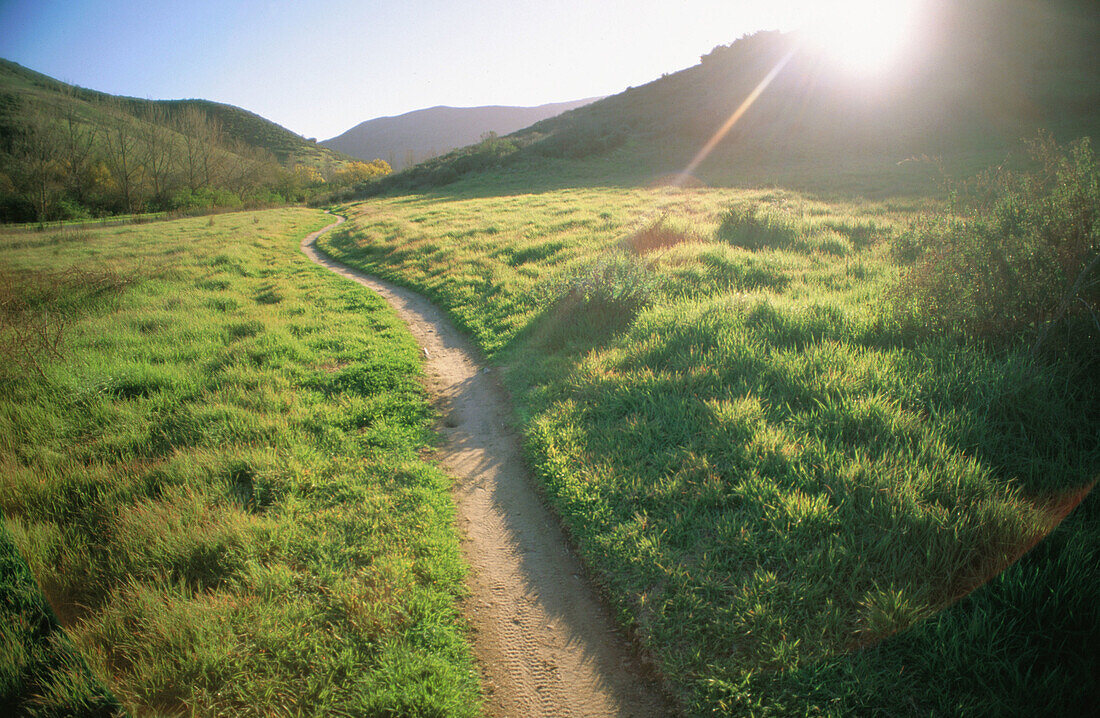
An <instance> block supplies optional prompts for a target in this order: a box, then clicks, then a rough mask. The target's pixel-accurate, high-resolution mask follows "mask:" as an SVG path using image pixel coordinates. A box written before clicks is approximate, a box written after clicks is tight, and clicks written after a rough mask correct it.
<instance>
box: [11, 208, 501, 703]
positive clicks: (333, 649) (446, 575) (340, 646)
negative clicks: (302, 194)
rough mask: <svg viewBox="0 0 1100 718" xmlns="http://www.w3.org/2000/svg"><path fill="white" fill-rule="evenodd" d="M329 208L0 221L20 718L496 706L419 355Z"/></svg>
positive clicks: (14, 665) (14, 676)
mask: <svg viewBox="0 0 1100 718" xmlns="http://www.w3.org/2000/svg"><path fill="white" fill-rule="evenodd" d="M331 219H332V218H331V217H329V216H327V215H324V214H322V213H320V212H318V211H315V210H307V209H284V210H273V211H264V212H255V213H236V214H226V215H220V216H217V217H212V218H201V219H189V220H180V221H172V222H163V223H157V224H153V225H143V226H133V227H116V228H102V229H94V230H79V229H66V230H64V231H58V232H54V233H50V232H37V233H36V232H18V233H9V234H6V235H3V236H0V320H2V322H3V324H2V325H0V330H2V335H0V336H2V339H3V346H2V347H0V350H2V351H3V354H4V357H3V362H2V363H0V385H2V386H3V391H2V392H0V397H2V398H0V512H2V515H3V526H2V530H0V563H2V564H3V566H4V571H3V574H2V576H0V614H2V620H0V671H2V673H0V707H2V708H3V710H2V711H0V712H5V713H6V714H11V715H56V716H60V715H78V714H80V715H112V714H116V713H121V712H128V713H131V714H133V715H192V714H194V715H211V714H218V715H240V716H246V715H256V716H271V715H422V716H428V715H448V716H451V715H456V716H467V715H476V714H477V713H478V712H479V705H480V686H479V682H478V678H477V674H476V671H475V669H474V666H473V663H472V658H471V655H470V651H469V648H468V644H467V642H466V635H465V626H464V623H463V621H462V619H461V617H460V615H459V613H458V611H457V607H456V601H457V599H458V598H459V597H460V596H461V595H462V594H463V592H464V586H463V577H464V570H465V569H464V565H463V564H462V561H461V559H460V556H459V552H458V544H457V538H456V533H455V530H454V527H453V506H452V504H451V500H450V497H449V492H448V490H449V485H450V484H449V480H448V478H447V477H446V476H444V475H443V474H442V473H441V472H440V471H439V470H438V469H437V468H436V467H435V466H434V465H432V464H431V463H428V462H427V461H426V460H425V459H424V456H425V454H424V452H425V450H427V449H429V448H430V447H431V445H432V442H433V436H432V434H431V433H430V428H429V426H430V421H431V419H432V410H431V408H430V406H429V405H428V403H427V401H426V397H425V395H424V392H423V390H422V388H421V385H420V383H419V380H420V371H421V369H420V363H419V358H418V351H417V347H416V345H415V343H414V341H413V339H412V338H411V336H410V335H409V334H408V333H407V332H406V330H405V329H404V327H403V326H402V325H401V324H400V322H399V321H398V320H397V319H396V317H395V316H394V315H393V314H392V312H390V311H389V310H388V308H387V307H386V306H385V305H384V303H383V302H382V301H381V300H380V299H378V298H377V297H376V296H374V295H373V294H371V293H369V292H367V291H365V290H363V289H362V288H360V287H358V286H357V285H354V284H351V283H349V282H346V281H344V280H342V279H339V278H337V277H335V276H334V275H331V274H330V273H328V272H327V271H326V270H323V269H321V268H319V267H316V266H314V265H313V264H311V263H310V262H309V261H308V260H307V259H306V258H305V257H304V256H303V255H302V254H301V253H300V251H299V249H298V243H299V241H300V240H301V238H302V237H304V236H305V235H306V234H307V233H308V232H311V231H314V230H316V229H319V228H321V227H322V226H324V225H326V224H328V223H329V222H330V221H331Z"/></svg>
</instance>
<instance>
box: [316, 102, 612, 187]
mask: <svg viewBox="0 0 1100 718" xmlns="http://www.w3.org/2000/svg"><path fill="white" fill-rule="evenodd" d="M598 99H599V98H594V97H590V98H588V99H584V100H575V101H572V102H556V103H552V104H547V105H539V106H538V107H506V106H501V105H491V106H486V107H443V106H440V107H431V108H428V109H425V110H416V111H415V112H406V113H405V114H403V115H397V116H395V117H379V118H376V119H373V120H367V121H366V122H362V123H360V124H358V125H356V126H355V127H353V128H351V129H350V130H348V131H347V132H345V133H343V134H341V135H339V136H337V137H333V138H332V139H329V140H324V141H323V142H320V143H319V144H320V145H321V146H323V147H327V148H329V149H333V150H336V151H338V152H343V153H345V154H349V155H351V156H353V157H359V158H362V159H365V160H372V159H375V158H379V157H380V158H382V159H384V160H386V161H388V162H389V163H390V165H392V166H393V168H394V169H402V168H404V167H407V166H410V165H412V164H416V162H417V161H419V160H424V159H427V158H430V157H434V156H436V155H438V154H441V153H444V152H449V151H451V150H453V149H455V148H457V147H463V146H465V145H468V144H471V143H473V142H477V141H478V139H480V138H481V136H482V135H484V134H485V133H487V132H496V133H497V134H501V135H506V134H509V133H511V132H515V131H516V130H520V129H523V128H524V127H527V126H529V125H532V124H534V123H536V122H539V121H540V120H545V119H548V118H550V117H554V116H557V115H560V114H561V113H563V112H568V111H569V110H573V109H576V108H578V107H583V106H584V105H587V104H590V103H592V102H595V101H596V100H598ZM410 159H412V160H413V161H412V162H410V161H409V160H410Z"/></svg>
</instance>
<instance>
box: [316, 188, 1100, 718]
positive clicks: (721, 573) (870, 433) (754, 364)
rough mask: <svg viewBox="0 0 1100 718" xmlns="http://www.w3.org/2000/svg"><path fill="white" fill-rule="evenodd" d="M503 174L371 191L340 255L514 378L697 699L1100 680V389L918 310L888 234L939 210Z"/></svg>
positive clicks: (562, 497)
mask: <svg viewBox="0 0 1100 718" xmlns="http://www.w3.org/2000/svg"><path fill="white" fill-rule="evenodd" d="M487 183H488V184H491V180H488V179H486V178H484V177H482V178H479V179H478V180H476V182H474V183H468V184H463V183H459V184H456V185H454V186H453V187H452V188H450V190H449V191H448V192H442V193H436V194H427V195H407V196H399V197H390V198H378V199H373V200H370V201H367V202H364V203H359V204H353V205H350V206H349V207H347V208H346V211H347V213H348V214H349V216H350V220H351V221H350V222H349V223H348V224H346V225H345V226H344V227H343V228H341V229H340V230H339V231H338V232H336V233H333V234H331V235H329V236H327V237H326V238H324V239H323V240H322V247H323V248H324V250H325V251H327V252H328V253H330V254H331V255H333V256H335V257H336V258H338V259H340V260H341V261H343V262H346V263H348V264H351V265H353V266H357V267H361V268H363V269H365V270H367V271H369V272H372V273H375V274H378V275H381V276H383V277H386V278H389V279H391V280H394V281H396V282H399V283H402V284H405V285H408V286H410V287H413V288H415V289H417V290H419V291H422V292H423V293H425V294H426V295H428V296H430V297H431V298H433V299H434V300H435V301H436V302H437V303H439V304H440V305H442V306H443V307H445V308H446V309H447V310H448V311H449V312H450V313H451V315H452V316H453V317H454V319H455V320H456V321H457V322H458V323H459V324H460V325H461V326H463V327H464V328H465V329H466V330H468V331H469V332H470V334H471V335H472V336H473V337H474V338H475V339H476V340H477V341H478V342H479V343H480V345H481V346H482V347H483V348H484V350H485V351H486V353H487V354H488V355H489V357H490V358H491V359H492V360H493V361H495V362H497V363H499V364H500V365H502V366H503V367H504V368H505V369H506V370H507V377H508V381H509V383H510V385H511V387H512V389H513V392H514V395H515V397H516V399H517V403H518V410H519V422H520V423H521V425H522V429H523V431H524V432H525V435H526V437H527V449H528V455H529V459H530V462H531V464H532V465H533V467H534V468H535V470H536V473H537V475H538V477H539V479H540V481H541V483H542V485H543V486H544V488H545V491H546V494H547V496H548V499H549V501H550V502H551V503H552V504H553V506H554V507H555V508H556V509H557V511H558V512H559V513H560V515H561V517H562V519H563V521H564V523H565V525H566V526H567V527H568V529H569V530H570V532H571V534H572V536H573V538H574V540H575V542H576V544H577V546H578V547H579V549H580V551H581V553H582V554H583V556H584V557H585V559H586V561H587V562H588V563H589V565H590V566H591V567H592V568H593V570H594V573H595V575H596V576H597V577H598V579H599V580H600V581H601V582H602V583H603V585H604V588H605V589H606V592H607V595H608V596H609V597H610V600H611V602H612V604H613V606H614V607H615V609H616V610H617V612H618V616H619V618H620V620H621V621H622V623H623V624H625V625H627V626H629V627H630V628H631V629H632V630H633V631H634V633H635V634H636V636H637V637H638V639H639V640H640V642H641V643H642V644H643V645H644V646H645V647H646V648H647V649H648V650H649V651H650V652H651V653H652V654H653V655H654V656H655V657H656V659H657V661H658V664H659V666H660V668H661V670H662V671H663V673H664V675H665V676H666V678H667V680H668V682H669V684H670V686H671V687H672V690H673V692H674V693H675V695H677V696H678V697H679V699H680V700H681V701H682V703H683V705H684V706H685V708H686V710H687V712H688V713H689V714H690V715H712V714H713V715H728V714H755V715H803V714H809V715H837V716H843V715H853V714H857V715H862V714H874V713H879V714H884V715H929V714H935V715H943V714H950V715H1010V714H1016V715H1027V714H1051V713H1054V714H1082V713H1085V712H1087V708H1088V706H1091V705H1093V704H1094V703H1095V701H1096V700H1097V698H1098V697H1100V696H1098V689H1097V687H1096V686H1097V683H1096V681H1095V678H1096V676H1097V675H1098V674H1100V659H1098V658H1097V654H1096V651H1095V650H1094V648H1095V645H1096V641H1097V639H1098V638H1100V636H1098V626H1100V613H1098V611H1100V568H1098V567H1100V563H1098V561H1097V558H1098V557H1100V556H1098V549H1100V528H1098V519H1100V516H1098V514H1097V501H1096V499H1095V498H1089V499H1087V500H1086V501H1085V503H1084V504H1083V505H1081V506H1079V507H1077V508H1076V510H1075V511H1074V512H1073V513H1072V514H1071V515H1070V517H1069V518H1068V520H1066V521H1064V522H1063V523H1061V525H1059V522H1060V521H1061V520H1062V519H1063V517H1064V516H1065V515H1066V514H1067V513H1068V512H1070V511H1071V510H1072V509H1074V507H1076V506H1077V503H1078V501H1080V499H1081V498H1082V497H1083V496H1085V494H1086V493H1087V490H1088V488H1089V487H1090V486H1091V483H1092V481H1094V480H1095V478H1096V476H1097V473H1098V471H1100V412H1098V410H1097V402H1096V387H1095V385H1094V384H1090V383H1089V382H1088V381H1087V379H1088V377H1087V376H1084V377H1083V376H1082V375H1081V373H1080V372H1077V373H1075V372H1074V370H1073V369H1072V368H1070V367H1068V366H1061V365H1055V364H1051V363H1047V362H1044V361H1038V360H1032V359H1030V358H1029V356H1028V355H1027V353H1026V351H1025V350H1024V349H1023V348H1011V347H1009V348H1005V347H1004V346H1003V345H1001V346H1000V347H998V346H995V345H990V344H986V343H979V342H977V341H972V340H968V339H966V338H965V337H963V336H961V335H959V334H950V333H947V334H945V333H942V332H933V331H929V330H928V329H927V327H926V326H925V325H924V324H922V323H921V322H920V321H912V320H906V319H905V318H904V316H903V315H902V314H899V313H898V312H897V311H895V307H897V306H898V305H899V301H898V300H897V298H896V294H897V289H896V287H897V281H898V278H899V276H900V275H901V274H902V273H903V272H904V271H905V268H904V267H903V266H901V265H899V264H898V262H897V261H895V259H894V256H895V252H893V251H892V245H893V244H894V243H895V242H896V240H897V238H898V237H900V236H903V235H904V234H905V233H906V232H907V229H908V227H909V226H910V224H911V223H912V222H913V221H914V220H915V219H917V218H919V217H921V216H922V215H925V214H927V213H930V212H942V211H944V208H943V207H942V206H940V205H938V204H936V203H935V202H933V201H931V200H899V201H889V200H882V201H880V202H876V203H868V202H852V203H844V202H841V201H831V202H830V203H825V202H822V201H817V200H815V199H813V198H812V197H808V196H804V195H799V194H796V193H793V192H786V191H780V190H767V191H742V190H729V189H689V190H671V191H670V190H660V189H626V188H614V187H605V188H599V187H592V188H586V189H552V188H547V189H545V191H539V192H535V193H528V194H525V193H523V192H522V191H520V190H518V189H517V188H515V187H512V186H508V187H506V188H505V190H504V191H502V192H499V193H498V194H497V195H496V196H494V194H493V189H492V187H490V186H488V184H487ZM1055 527H1057V528H1055ZM1052 530H1054V533H1053V534H1052V535H1050V536H1048V537H1047V538H1046V540H1045V541H1042V543H1039V542H1040V540H1041V539H1043V537H1044V536H1047V535H1048V533H1049V532H1051V531H1052ZM1037 543H1039V547H1038V548H1037V549H1035V550H1033V551H1031V552H1030V553H1027V554H1026V556H1024V558H1023V560H1021V561H1018V562H1017V559H1019V558H1020V556H1021V555H1024V554H1025V552H1027V551H1028V549H1030V548H1032V547H1033V546H1035V545H1036V544H1037ZM1014 562H1015V563H1014ZM1006 567H1008V568H1007V570H1006Z"/></svg>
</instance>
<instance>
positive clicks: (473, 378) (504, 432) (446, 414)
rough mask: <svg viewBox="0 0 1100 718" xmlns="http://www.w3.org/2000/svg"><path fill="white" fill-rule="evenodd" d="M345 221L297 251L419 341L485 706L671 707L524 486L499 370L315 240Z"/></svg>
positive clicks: (442, 323)
mask: <svg viewBox="0 0 1100 718" xmlns="http://www.w3.org/2000/svg"><path fill="white" fill-rule="evenodd" d="M342 221H343V218H339V219H338V220H337V222H335V223H334V224H332V225H330V226H328V227H326V228H325V229H322V230H320V231H319V232H315V233H313V234H311V235H309V236H308V237H306V238H305V239H304V240H303V241H302V251H304V252H305V253H306V254H307V255H308V256H309V257H310V259H312V260H313V261H314V262H317V263H318V264H320V265H322V266H324V267H327V268H329V269H331V270H332V271H334V272H336V273H337V274H340V275H342V276H344V277H347V278H349V279H352V280H354V281H356V282H359V283H360V284H363V285H365V286H367V287H369V288H370V289H373V290H374V291H376V292H378V294H380V295H381V296H382V297H383V298H384V299H385V300H386V301H387V302H389V303H390V305H391V306H393V308H394V309H396V310H397V313H398V315H399V316H400V317H401V319H402V320H403V321H404V322H405V323H406V324H408V326H409V329H410V331H411V332H412V334H413V336H414V337H415V338H416V340H417V342H419V343H420V346H421V347H422V348H423V351H424V355H425V368H426V373H427V383H428V390H429V391H430V392H431V394H432V396H433V397H434V398H435V400H436V402H437V406H438V407H439V408H440V410H441V413H442V415H443V421H442V423H441V425H440V427H439V429H440V431H441V433H442V436H443V439H444V445H443V446H442V447H441V448H440V450H439V453H438V457H439V460H440V463H441V464H442V465H443V467H444V468H446V470H447V471H448V472H449V473H450V474H451V475H453V476H454V477H456V483H455V488H454V499H455V502H456V504H457V506H458V527H459V530H460V532H461V534H462V551H463V554H464V556H465V558H466V561H467V562H468V563H469V565H470V568H471V571H470V577H469V586H470V591H471V597H470V598H469V599H468V600H467V601H466V603H465V606H464V609H465V612H466V615H467V617H468V619H469V620H470V624H471V625H472V627H473V629H474V632H473V640H474V652H475V654H476V656H477V660H478V664H479V665H480V666H481V671H482V679H483V685H484V686H485V691H486V698H487V703H486V710H487V713H488V715H490V716H494V717H499V718H503V717H505V716H506V717H507V718H529V717H530V718H536V717H541V716H552V717H553V718H565V717H566V716H578V717H580V716H583V717H585V718H590V717H595V716H624V717H625V716H667V715H670V714H671V713H672V711H671V710H670V709H669V707H668V706H667V705H666V704H665V702H664V701H663V700H662V699H661V697H660V694H659V692H658V691H657V690H656V689H655V688H654V686H653V685H652V680H651V679H649V678H646V677H644V676H646V675H647V673H646V672H645V671H644V670H643V669H642V666H641V665H640V663H639V661H638V660H637V658H636V657H635V656H634V654H633V653H632V651H631V649H630V647H629V645H628V643H627V641H626V640H625V639H624V638H623V637H622V636H621V635H619V634H618V633H617V631H616V630H615V628H614V626H613V623H612V620H611V617H610V616H609V615H608V612H607V609H606V608H605V607H604V606H603V604H602V603H601V602H600V600H599V599H598V598H597V596H596V594H595V593H594V591H593V589H592V587H591V585H590V584H589V583H588V581H587V580H586V579H585V578H584V571H583V569H582V567H581V564H580V562H579V561H578V559H577V557H576V556H575V555H574V554H573V551H572V549H571V548H569V544H568V543H567V541H566V539H565V536H564V535H563V533H562V530H561V528H560V526H559V524H558V522H557V520H556V519H555V518H554V516H552V515H551V514H550V512H549V511H548V510H547V509H546V507H545V506H544V505H543V504H542V501H541V500H540V498H539V496H538V494H537V493H536V491H535V490H534V488H533V487H532V485H531V480H530V478H529V476H528V472H527V469H526V468H525V466H524V463H523V460H522V458H521V455H520V449H519V441H518V439H517V437H516V436H515V434H514V433H513V432H512V431H510V430H509V429H508V427H507V424H508V419H509V417H510V415H511V412H510V409H509V405H508V399H507V395H506V394H505V392H504V391H503V389H502V388H501V386H500V383H499V381H498V379H497V377H496V375H495V374H494V373H492V372H491V371H490V370H489V369H487V368H485V367H483V366H482V365H481V364H480V363H479V361H478V359H477V357H478V354H477V352H476V350H475V349H474V348H473V347H472V345H471V344H470V342H469V341H468V340H467V339H466V337H464V336H463V335H462V334H461V333H460V332H459V331H458V330H457V329H456V328H455V327H454V326H452V325H451V323H450V322H449V321H448V320H447V318H446V316H445V315H444V314H443V312H442V311H441V310H439V309H437V308H436V307H435V306H433V305H432V304H431V303H430V302H428V301H427V300H426V299H424V298H423V297H421V296H419V295H418V294H415V293H414V292H411V291H409V290H407V289H404V288H402V287H396V286H393V285H391V284H388V283H386V282H383V281H381V280H378V279H375V278H373V277H371V276H368V275H366V274H363V273H361V272H359V271H357V270H354V269H351V268H350V267H346V266H344V265H343V264H340V263H339V262H336V261H335V260H333V259H330V258H328V257H326V256H324V255H323V254H321V253H320V252H318V251H317V250H316V249H315V248H314V246H313V243H314V241H315V240H316V239H317V237H319V236H320V235H321V234H323V233H324V232H326V231H328V230H329V229H332V228H333V227H335V226H336V225H337V224H339V223H340V222H342Z"/></svg>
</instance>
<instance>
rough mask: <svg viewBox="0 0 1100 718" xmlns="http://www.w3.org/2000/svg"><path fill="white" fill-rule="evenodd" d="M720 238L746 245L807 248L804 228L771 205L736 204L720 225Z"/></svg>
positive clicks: (754, 247) (754, 246) (773, 247)
mask: <svg viewBox="0 0 1100 718" xmlns="http://www.w3.org/2000/svg"><path fill="white" fill-rule="evenodd" d="M717 236H718V239H720V240H722V241H724V242H728V243H729V244H732V245H734V246H736V247H743V248H744V249H751V250H758V249H805V248H806V238H805V237H804V236H803V231H802V228H801V227H799V225H798V223H797V222H795V221H794V220H793V219H792V218H791V217H788V216H787V215H786V214H784V213H783V212H780V211H777V210H773V209H770V208H768V207H734V208H733V209H731V210H730V211H729V213H728V214H727V215H726V216H725V218H724V219H723V220H722V224H721V226H720V227H719V228H718V235H717Z"/></svg>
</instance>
